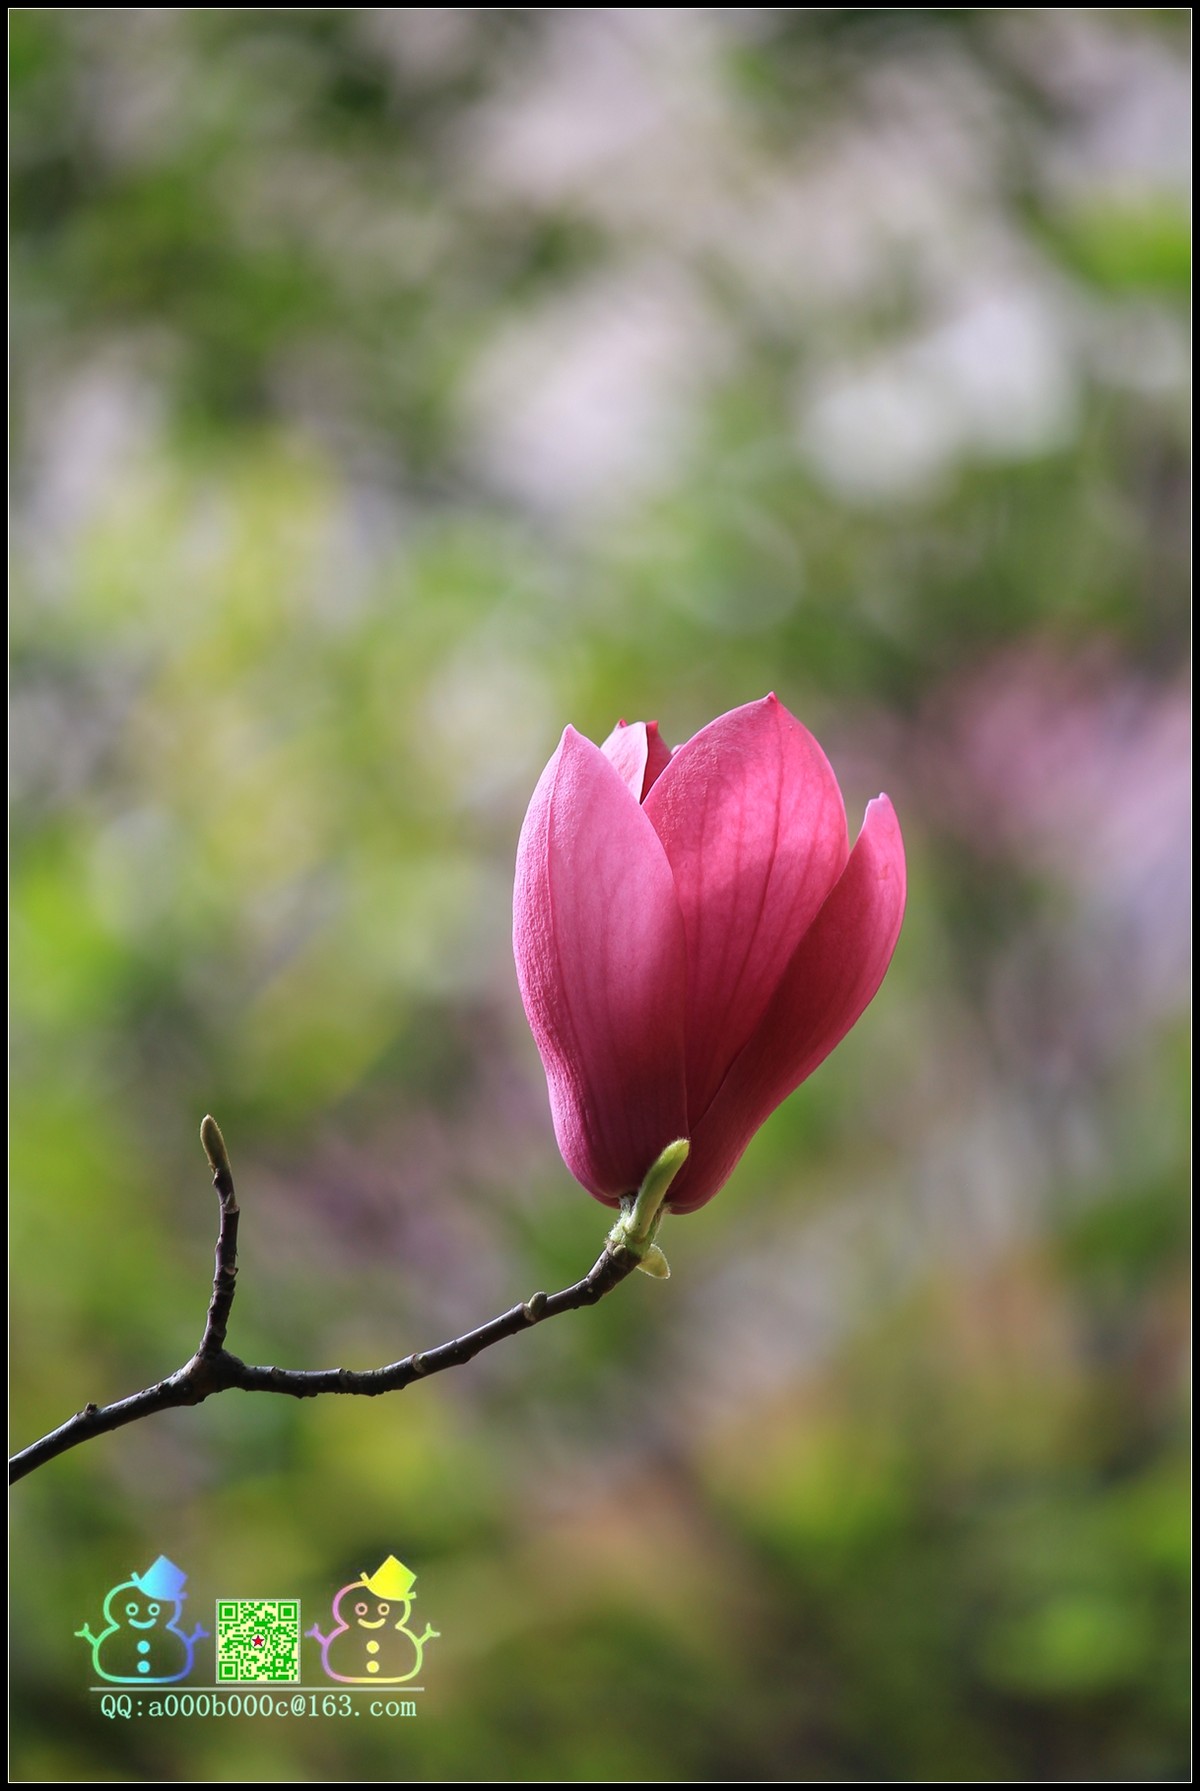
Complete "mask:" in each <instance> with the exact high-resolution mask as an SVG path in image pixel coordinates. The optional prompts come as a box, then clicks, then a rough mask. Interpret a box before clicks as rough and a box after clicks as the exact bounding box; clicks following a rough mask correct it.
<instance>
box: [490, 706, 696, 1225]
mask: <svg viewBox="0 0 1200 1791" xmlns="http://www.w3.org/2000/svg"><path fill="white" fill-rule="evenodd" d="M639 725H640V724H639ZM626 732H627V733H633V732H634V730H633V729H627V730H626ZM513 951H514V954H515V957H516V963H517V980H518V982H519V983H520V987H521V997H522V1000H523V1001H524V1003H525V1012H526V1014H527V1016H528V1018H529V1024H530V1027H531V1028H532V1030H533V1036H534V1038H535V1040H536V1041H537V1047H538V1050H539V1051H540V1053H541V1057H542V1063H543V1065H544V1066H545V1070H546V1080H547V1082H548V1084H549V1089H550V1106H551V1110H552V1112H553V1115H554V1130H555V1135H556V1137H557V1139H558V1146H559V1149H560V1151H561V1152H562V1155H563V1159H564V1161H565V1162H566V1165H567V1167H568V1168H569V1169H570V1171H571V1173H572V1174H573V1175H574V1176H575V1177H576V1179H577V1180H578V1181H580V1182H582V1183H583V1186H584V1187H585V1188H587V1190H588V1191H589V1193H591V1194H594V1195H595V1196H596V1198H597V1199H599V1200H603V1201H604V1202H605V1203H606V1204H607V1205H610V1206H615V1205H616V1204H617V1202H618V1200H619V1199H620V1197H621V1195H622V1194H627V1193H631V1192H632V1191H634V1190H635V1189H637V1188H638V1187H639V1186H640V1184H641V1181H642V1177H643V1176H644V1175H645V1173H646V1171H647V1169H648V1168H649V1167H650V1165H651V1164H652V1163H653V1162H654V1161H655V1159H656V1158H657V1157H658V1155H659V1153H660V1152H661V1151H662V1149H663V1147H664V1145H666V1144H669V1143H670V1142H671V1140H672V1139H673V1138H679V1137H683V1136H685V1135H686V1130H687V1127H686V1117H687V1114H686V1099H685V1087H684V1047H683V1027H684V988H685V975H686V972H685V954H684V936H683V922H682V919H681V917H680V913H679V907H678V903H677V901H676V898H675V886H674V882H673V880H672V877H671V870H670V866H669V865H668V863H667V860H666V856H665V854H664V852H663V849H662V846H661V845H660V843H659V840H658V836H657V835H656V833H655V831H654V829H653V827H651V825H650V823H649V821H648V820H647V819H646V815H645V812H644V811H643V809H642V808H641V806H640V805H639V803H638V801H637V800H636V797H635V796H634V795H633V794H632V792H631V790H630V788H629V787H628V786H627V784H626V783H624V782H623V781H622V774H621V773H620V772H619V771H618V769H617V768H616V767H615V766H614V765H613V763H611V762H610V759H609V757H606V755H605V754H604V753H603V752H601V750H600V748H599V747H597V746H594V745H593V744H592V742H591V741H590V740H586V739H584V737H583V736H582V735H581V734H577V733H576V732H575V729H574V728H567V729H566V731H565V732H564V734H563V737H562V740H561V742H560V743H559V746H558V749H557V751H556V752H555V754H554V756H553V758H552V759H551V760H550V763H549V764H548V765H547V767H546V769H545V771H544V772H543V773H542V776H541V778H540V780H539V782H538V786H537V788H536V790H535V791H534V793H533V798H532V801H531V802H530V805H529V812H528V814H527V815H526V817H525V824H524V826H523V827H522V829H521V839H520V843H519V845H518V847H517V875H516V887H515V890H514V897H513Z"/></svg>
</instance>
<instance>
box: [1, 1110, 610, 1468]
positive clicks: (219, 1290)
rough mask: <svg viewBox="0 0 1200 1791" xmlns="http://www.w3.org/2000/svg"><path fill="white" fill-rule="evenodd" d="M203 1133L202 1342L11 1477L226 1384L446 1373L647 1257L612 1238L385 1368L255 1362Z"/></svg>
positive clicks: (598, 1294)
mask: <svg viewBox="0 0 1200 1791" xmlns="http://www.w3.org/2000/svg"><path fill="white" fill-rule="evenodd" d="M200 1136H201V1139H202V1141H203V1144H204V1148H205V1151H206V1152H207V1154H208V1160H209V1163H210V1164H211V1166H212V1171H213V1186H214V1187H215V1188H216V1190H217V1194H218V1196H219V1198H220V1202H221V1222H220V1229H219V1231H218V1234H217V1248H216V1268H215V1272H214V1275H213V1290H212V1298H211V1300H210V1301H209V1306H208V1313H207V1315H206V1318H205V1324H204V1334H203V1336H202V1338H201V1340H200V1347H199V1349H198V1350H197V1351H196V1354H195V1355H194V1356H193V1357H192V1359H191V1361H190V1362H187V1363H185V1364H184V1366H183V1367H182V1368H179V1369H177V1370H176V1372H175V1373H174V1374H172V1375H169V1376H168V1377H167V1379H166V1380H163V1381H158V1382H157V1383H156V1384H155V1385H154V1386H152V1387H145V1388H143V1390H142V1391H141V1392H140V1393H132V1394H130V1395H129V1397H128V1398H127V1399H118V1400H116V1401H115V1402H114V1404H112V1405H105V1406H98V1405H91V1404H89V1405H85V1406H84V1408H83V1410H82V1411H79V1412H76V1413H75V1415H74V1417H72V1418H68V1419H67V1421H66V1423H65V1424H60V1425H59V1427H58V1429H57V1430H52V1431H50V1432H49V1434H48V1435H47V1436H44V1437H41V1438H40V1439H39V1440H38V1441H37V1442H36V1443H31V1444H30V1445H29V1447H28V1448H27V1449H22V1450H21V1451H20V1452H19V1454H17V1455H14V1456H13V1457H12V1459H11V1461H10V1462H9V1464H8V1478H9V1484H10V1485H11V1484H12V1483H13V1482H14V1481H17V1480H21V1479H23V1478H24V1476H25V1475H26V1474H31V1473H32V1472H33V1470H34V1469H35V1468H40V1467H42V1466H43V1465H44V1464H45V1463H46V1462H48V1461H53V1459H54V1457H55V1456H56V1455H63V1454H65V1452H66V1451H67V1450H68V1449H74V1448H75V1447H76V1445H77V1444H79V1443H86V1442H88V1441H90V1439H91V1438H92V1437H98V1436H103V1435H104V1433H105V1432H106V1431H109V1430H119V1429H120V1428H121V1426H122V1425H124V1424H134V1423H136V1422H137V1421H138V1420H139V1419H141V1418H148V1417H150V1415H151V1414H152V1413H153V1412H163V1411H168V1410H170V1409H171V1408H172V1407H173V1406H182V1405H199V1404H200V1403H201V1401H202V1400H205V1399H208V1398H209V1397H210V1396H211V1395H212V1394H214V1393H224V1392H226V1391H227V1390H228V1389H229V1388H230V1387H239V1388H240V1389H241V1390H242V1391H243V1392H244V1393H288V1394H291V1395H292V1397H293V1398H295V1399H311V1398H314V1397H315V1396H316V1395H317V1394H319V1393H357V1394H361V1395H365V1396H366V1397H368V1398H373V1397H375V1396H376V1395H377V1394H380V1393H397V1392H399V1391H400V1389H401V1388H402V1387H407V1386H409V1385H410V1384H411V1383H412V1382H413V1381H418V1380H425V1379H426V1378H427V1377H428V1376H429V1375H431V1374H440V1373H441V1372H442V1370H443V1369H444V1368H458V1367H461V1366H462V1364H463V1363H464V1362H469V1361H471V1359H472V1358H473V1357H474V1356H477V1355H478V1354H479V1353H480V1351H481V1350H485V1349H490V1348H491V1346H492V1344H493V1343H499V1342H501V1340H502V1339H503V1338H505V1337H515V1336H516V1334H517V1332H518V1331H526V1330H528V1329H529V1328H530V1326H531V1325H537V1324H541V1322H542V1320H543V1319H547V1318H557V1317H558V1315H559V1313H560V1312H575V1311H578V1309H579V1308H580V1307H581V1306H594V1305H595V1303H596V1301H597V1300H601V1299H603V1298H604V1295H605V1294H607V1293H611V1292H612V1290H613V1288H614V1287H617V1286H618V1285H619V1284H620V1283H621V1282H622V1281H624V1280H625V1278H626V1276H627V1275H631V1274H632V1273H633V1271H634V1269H636V1268H637V1266H638V1263H639V1260H640V1259H639V1257H638V1256H637V1254H636V1253H635V1252H634V1251H633V1250H630V1249H627V1248H626V1247H625V1246H624V1245H621V1244H617V1245H613V1244H606V1245H605V1247H604V1249H603V1251H602V1252H601V1254H600V1255H599V1257H598V1258H597V1259H596V1261H595V1262H594V1263H593V1265H592V1267H591V1268H590V1269H589V1270H588V1272H587V1274H586V1275H584V1276H583V1278H582V1280H579V1281H576V1282H574V1283H573V1285H572V1286H570V1287H564V1288H562V1289H561V1291H560V1292H558V1293H554V1294H545V1293H535V1294H533V1295H532V1296H531V1298H530V1299H528V1300H524V1301H522V1303H521V1304H520V1305H519V1306H513V1307H512V1308H510V1310H509V1311H507V1312H502V1313H500V1314H499V1316H498V1317H496V1318H493V1319H491V1320H489V1322H488V1323H487V1324H486V1325H480V1326H479V1328H478V1330H475V1331H468V1332H466V1333H465V1335H464V1336H462V1337H452V1338H451V1339H450V1341H449V1342H448V1343H440V1344H438V1346H437V1347H436V1349H429V1350H419V1351H417V1352H416V1353H415V1354H414V1355H411V1356H405V1357H403V1359H402V1360H401V1361H399V1362H390V1363H388V1364H387V1366H386V1367H383V1368H367V1369H361V1370H359V1369H351V1368H313V1369H301V1368H265V1367H254V1366H252V1365H251V1364H249V1363H247V1362H243V1361H241V1360H240V1359H239V1358H238V1357H237V1356H234V1355H231V1354H230V1353H229V1351H228V1350H227V1349H226V1348H225V1333H226V1330H227V1328H228V1324H229V1315H230V1311H231V1309H232V1307H233V1296H234V1291H235V1285H236V1280H237V1228H238V1204H237V1196H236V1195H235V1193H234V1188H233V1175H232V1172H231V1170H230V1166H229V1157H228V1154H227V1152H226V1150H225V1141H224V1139H223V1138H222V1137H221V1133H220V1129H219V1128H218V1126H217V1123H216V1121H215V1120H214V1119H212V1118H211V1117H208V1118H206V1119H205V1121H204V1124H203V1126H202V1127H201V1128H200Z"/></svg>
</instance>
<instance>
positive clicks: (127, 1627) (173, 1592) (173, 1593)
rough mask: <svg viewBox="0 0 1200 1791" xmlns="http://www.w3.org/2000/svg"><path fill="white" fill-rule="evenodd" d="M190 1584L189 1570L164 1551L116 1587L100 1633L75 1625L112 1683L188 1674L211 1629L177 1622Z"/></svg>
mask: <svg viewBox="0 0 1200 1791" xmlns="http://www.w3.org/2000/svg"><path fill="white" fill-rule="evenodd" d="M186 1584H187V1574H186V1573H184V1572H183V1570H182V1569H181V1568H179V1567H176V1565H175V1563H174V1562H173V1561H168V1560H167V1557H166V1556H165V1555H160V1556H159V1557H158V1560H157V1561H156V1562H155V1563H154V1565H153V1567H151V1568H149V1569H148V1571H147V1572H145V1573H133V1574H130V1576H129V1578H128V1579H127V1580H122V1581H121V1583H120V1585H119V1586H114V1587H113V1589H112V1591H111V1592H110V1593H109V1594H108V1596H107V1597H106V1598H105V1600H104V1622H105V1627H104V1628H103V1629H102V1630H101V1631H100V1634H99V1635H98V1636H94V1635H93V1634H92V1632H91V1629H90V1627H89V1625H88V1624H86V1623H85V1624H84V1626H83V1628H82V1629H77V1630H76V1631H75V1634H76V1635H77V1636H80V1637H81V1638H82V1639H83V1640H84V1641H85V1642H87V1644H88V1645H89V1647H90V1648H91V1650H92V1665H93V1667H94V1668H95V1671H96V1675H97V1677H98V1678H100V1679H107V1680H108V1681H109V1682H110V1683H111V1684H113V1685H169V1684H171V1683H172V1681H174V1680H176V1679H186V1678H187V1676H188V1674H189V1673H190V1672H191V1670H192V1662H193V1653H194V1650H195V1646H196V1643H197V1642H199V1641H202V1640H203V1639H204V1637H205V1636H207V1635H208V1633H209V1632H208V1630H206V1629H201V1627H200V1625H199V1624H197V1625H196V1627H195V1629H194V1630H193V1631H192V1633H191V1635H185V1634H184V1633H183V1631H182V1629H180V1627H179V1619H180V1616H181V1615H182V1612H183V1601H184V1599H185V1598H186V1597H187V1593H186V1592H185V1591H184V1589H183V1588H184V1586H185V1585H186Z"/></svg>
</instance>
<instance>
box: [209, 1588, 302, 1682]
mask: <svg viewBox="0 0 1200 1791" xmlns="http://www.w3.org/2000/svg"><path fill="white" fill-rule="evenodd" d="M263 1680H273V1681H275V1682H276V1683H278V1682H279V1681H280V1680H282V1681H283V1682H284V1683H285V1684H289V1685H298V1684H299V1683H300V1600H299V1599H298V1598H219V1599H218V1600H217V1683H218V1685H221V1684H225V1683H227V1682H230V1681H232V1682H235V1683H237V1684H240V1685H247V1684H257V1683H259V1682H261V1681H263Z"/></svg>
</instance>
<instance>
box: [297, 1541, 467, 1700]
mask: <svg viewBox="0 0 1200 1791" xmlns="http://www.w3.org/2000/svg"><path fill="white" fill-rule="evenodd" d="M416 1579H417V1576H416V1574H415V1573H412V1572H411V1571H410V1570H409V1569H408V1568H407V1567H405V1565H404V1563H403V1562H402V1561H397V1559H396V1557H395V1555H389V1556H388V1558H387V1560H386V1561H385V1562H384V1563H383V1565H382V1566H381V1567H377V1568H376V1569H375V1572H374V1573H372V1574H367V1573H362V1574H360V1575H359V1577H358V1578H357V1579H356V1580H352V1581H351V1582H350V1584H349V1585H348V1586H343V1587H342V1589H341V1591H340V1592H338V1593H337V1594H336V1596H335V1598H334V1601H333V1619H334V1622H333V1628H332V1629H331V1630H330V1632H329V1634H328V1635H327V1636H323V1635H322V1634H321V1632H320V1630H319V1629H318V1628H317V1626H316V1624H315V1623H314V1625H313V1627H312V1628H311V1629H307V1630H305V1632H304V1633H305V1635H309V1636H312V1637H313V1639H314V1640H315V1641H318V1642H320V1644H321V1665H322V1667H323V1668H324V1670H325V1672H326V1674H327V1675H328V1677H329V1678H330V1679H337V1680H339V1681H340V1682H341V1683H342V1684H343V1685H403V1684H404V1683H405V1681H406V1680H408V1679H415V1678H416V1676H417V1674H418V1673H419V1672H420V1671H421V1661H422V1659H423V1657H424V1653H425V1644H426V1642H432V1641H433V1640H434V1639H435V1637H436V1636H438V1635H439V1634H440V1633H441V1632H440V1631H439V1630H436V1629H431V1628H430V1627H429V1625H428V1624H426V1625H425V1629H424V1632H423V1633H422V1634H421V1635H419V1636H418V1635H414V1634H413V1632H412V1630H411V1629H408V1628H406V1622H407V1618H408V1613H409V1610H410V1609H411V1607H412V1600H413V1586H414V1585H415V1584H416Z"/></svg>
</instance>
